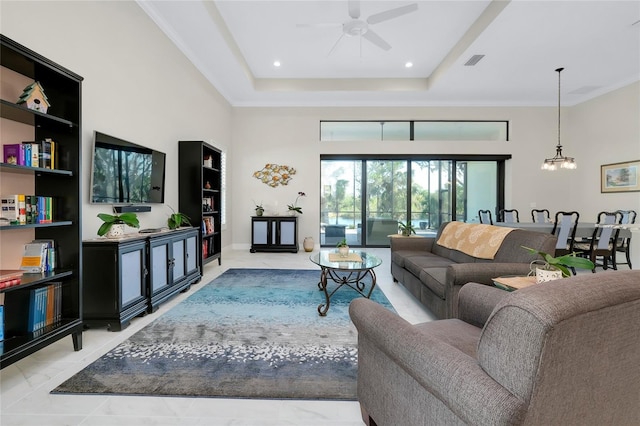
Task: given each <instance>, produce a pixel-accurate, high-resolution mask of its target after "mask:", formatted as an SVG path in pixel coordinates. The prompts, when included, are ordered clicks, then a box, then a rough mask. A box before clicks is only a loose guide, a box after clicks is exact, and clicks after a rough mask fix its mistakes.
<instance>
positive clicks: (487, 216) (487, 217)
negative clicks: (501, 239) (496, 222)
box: [478, 210, 493, 225]
mask: <svg viewBox="0 0 640 426" xmlns="http://www.w3.org/2000/svg"><path fill="white" fill-rule="evenodd" d="M478 217H479V218H480V223H484V224H486V225H493V218H492V217H491V210H478Z"/></svg>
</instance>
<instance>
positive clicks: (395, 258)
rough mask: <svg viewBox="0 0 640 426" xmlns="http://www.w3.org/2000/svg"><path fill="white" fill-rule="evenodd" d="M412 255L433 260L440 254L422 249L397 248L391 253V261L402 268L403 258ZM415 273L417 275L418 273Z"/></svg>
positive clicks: (403, 264) (438, 257)
mask: <svg viewBox="0 0 640 426" xmlns="http://www.w3.org/2000/svg"><path fill="white" fill-rule="evenodd" d="M412 257H426V258H429V259H432V260H433V261H436V260H437V259H440V256H437V255H435V254H433V253H429V252H426V251H424V250H397V251H394V252H392V253H391V261H392V262H393V263H395V264H396V265H398V266H400V267H402V268H405V267H406V265H405V260H406V259H408V258H412ZM423 267H424V266H423ZM415 275H416V277H417V276H418V274H415Z"/></svg>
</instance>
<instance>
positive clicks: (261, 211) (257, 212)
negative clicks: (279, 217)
mask: <svg viewBox="0 0 640 426" xmlns="http://www.w3.org/2000/svg"><path fill="white" fill-rule="evenodd" d="M263 214H264V209H256V216H262V215H263Z"/></svg>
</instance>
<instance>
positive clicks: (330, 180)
mask: <svg viewBox="0 0 640 426" xmlns="http://www.w3.org/2000/svg"><path fill="white" fill-rule="evenodd" d="M327 157H329V156H323V157H322V158H321V191H320V192H321V194H322V197H321V208H320V216H321V224H320V226H321V229H320V235H321V244H322V245H325V246H335V244H336V243H337V242H338V241H340V240H342V239H343V238H344V239H346V240H347V242H348V243H349V245H350V246H363V247H386V246H388V245H389V237H388V235H390V234H395V233H397V232H398V222H399V221H400V222H403V223H406V222H407V221H409V222H410V223H411V224H412V225H413V227H414V228H415V230H416V233H417V234H419V235H434V234H435V231H436V230H437V229H438V227H439V226H440V224H441V223H443V222H447V221H451V220H458V221H465V222H477V221H478V218H477V216H478V210H479V209H492V210H496V209H498V208H499V203H498V201H499V200H500V204H502V202H501V200H502V199H503V198H504V194H502V190H501V188H503V187H504V184H503V182H499V181H498V180H499V179H500V178H499V176H503V174H501V173H499V169H500V167H504V159H503V158H498V159H495V160H488V161H487V160H473V159H420V158H413V157H410V158H392V159H376V158H367V157H359V158H353V159H342V158H327Z"/></svg>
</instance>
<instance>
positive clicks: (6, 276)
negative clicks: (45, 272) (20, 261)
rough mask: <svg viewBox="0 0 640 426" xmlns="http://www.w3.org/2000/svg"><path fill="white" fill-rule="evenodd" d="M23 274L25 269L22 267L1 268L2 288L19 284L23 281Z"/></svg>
mask: <svg viewBox="0 0 640 426" xmlns="http://www.w3.org/2000/svg"><path fill="white" fill-rule="evenodd" d="M22 274H24V271H23V270H21V269H0V289H3V288H6V287H13V286H15V285H19V284H20V283H21V282H22Z"/></svg>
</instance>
